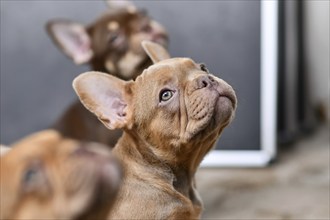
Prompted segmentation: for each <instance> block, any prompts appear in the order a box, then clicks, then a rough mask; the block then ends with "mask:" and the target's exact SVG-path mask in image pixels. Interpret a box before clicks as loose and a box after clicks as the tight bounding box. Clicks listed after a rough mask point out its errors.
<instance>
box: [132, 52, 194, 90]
mask: <svg viewBox="0 0 330 220" xmlns="http://www.w3.org/2000/svg"><path fill="white" fill-rule="evenodd" d="M196 71H200V69H199V67H198V64H196V63H195V62H194V61H193V60H192V59H189V58H172V59H167V60H163V61H161V62H158V63H156V64H154V65H151V66H150V67H149V68H148V69H146V70H145V71H144V72H143V74H142V75H141V76H139V77H138V78H137V80H136V81H137V82H138V83H139V82H140V83H144V84H147V83H148V82H152V83H156V84H166V83H168V81H176V82H177V81H179V82H180V83H184V82H186V81H189V80H191V79H192V78H193V77H194V73H196Z"/></svg>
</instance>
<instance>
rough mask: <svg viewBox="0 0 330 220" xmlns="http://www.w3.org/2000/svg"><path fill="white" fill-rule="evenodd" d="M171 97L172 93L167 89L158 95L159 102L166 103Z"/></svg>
mask: <svg viewBox="0 0 330 220" xmlns="http://www.w3.org/2000/svg"><path fill="white" fill-rule="evenodd" d="M172 97H173V91H171V90H169V89H165V90H163V91H161V92H160V94H159V100H160V102H166V101H168V100H170V99H171V98H172Z"/></svg>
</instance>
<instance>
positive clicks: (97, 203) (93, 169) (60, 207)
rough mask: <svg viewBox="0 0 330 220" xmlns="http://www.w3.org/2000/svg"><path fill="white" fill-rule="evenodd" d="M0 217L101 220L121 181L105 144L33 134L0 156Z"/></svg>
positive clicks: (40, 133)
mask: <svg viewBox="0 0 330 220" xmlns="http://www.w3.org/2000/svg"><path fill="white" fill-rule="evenodd" d="M0 170H1V173H0V175H1V178H0V186H1V198H0V200H1V202H0V208H1V214H0V218H1V219H91V220H92V219H104V218H105V216H106V215H107V213H108V211H109V209H110V208H111V204H112V203H113V201H114V199H115V197H116V194H117V191H118V188H119V185H120V180H121V169H120V166H119V164H118V162H117V161H116V160H115V159H114V158H113V157H112V156H111V155H110V153H109V151H108V150H107V148H106V147H104V146H101V145H100V144H92V143H82V142H77V141H75V140H70V139H66V138H63V137H62V136H61V135H60V134H59V133H58V132H56V131H54V130H46V131H42V132H39V133H36V134H33V135H31V136H29V137H26V138H25V139H23V140H21V141H19V142H18V143H15V144H14V145H13V146H12V148H11V149H10V150H9V151H7V152H6V153H4V154H3V155H1V168H0Z"/></svg>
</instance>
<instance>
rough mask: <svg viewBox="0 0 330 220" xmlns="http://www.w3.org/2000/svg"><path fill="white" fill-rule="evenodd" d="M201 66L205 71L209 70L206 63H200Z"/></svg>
mask: <svg viewBox="0 0 330 220" xmlns="http://www.w3.org/2000/svg"><path fill="white" fill-rule="evenodd" d="M200 68H201V70H203V71H204V72H207V73H208V72H209V70H208V69H207V68H206V66H205V64H204V63H201V64H200Z"/></svg>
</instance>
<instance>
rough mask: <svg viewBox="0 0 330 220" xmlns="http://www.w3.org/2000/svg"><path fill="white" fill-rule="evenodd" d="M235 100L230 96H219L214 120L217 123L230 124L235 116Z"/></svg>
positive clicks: (220, 124)
mask: <svg viewBox="0 0 330 220" xmlns="http://www.w3.org/2000/svg"><path fill="white" fill-rule="evenodd" d="M234 108H235V103H234V101H233V100H232V99H231V98H230V97H228V96H219V98H218V100H217V102H216V104H215V108H214V119H215V120H214V121H215V124H216V125H219V126H221V127H222V126H223V125H224V124H228V123H229V122H230V121H231V119H232V118H233V112H234Z"/></svg>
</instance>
